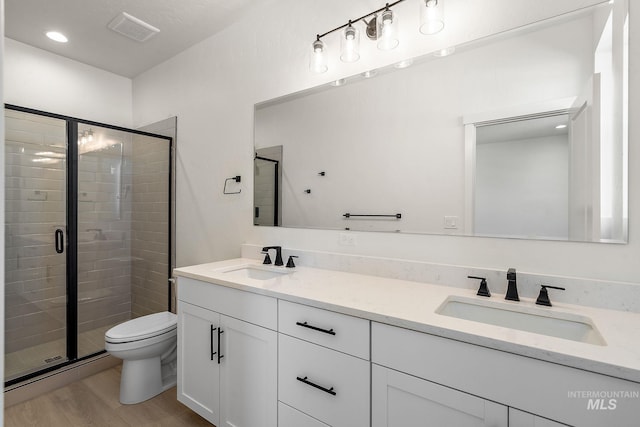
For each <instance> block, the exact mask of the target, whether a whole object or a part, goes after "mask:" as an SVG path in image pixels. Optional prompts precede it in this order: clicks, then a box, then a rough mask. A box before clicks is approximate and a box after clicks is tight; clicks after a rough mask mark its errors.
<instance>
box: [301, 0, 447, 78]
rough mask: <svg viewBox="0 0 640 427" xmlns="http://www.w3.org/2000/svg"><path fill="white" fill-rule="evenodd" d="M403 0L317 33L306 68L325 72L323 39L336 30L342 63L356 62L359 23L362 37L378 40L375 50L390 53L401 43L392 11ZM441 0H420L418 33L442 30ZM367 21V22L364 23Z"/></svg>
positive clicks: (395, 16)
mask: <svg viewBox="0 0 640 427" xmlns="http://www.w3.org/2000/svg"><path fill="white" fill-rule="evenodd" d="M403 1H405V0H396V1H394V2H393V3H387V4H385V5H384V7H381V8H380V9H377V10H374V11H373V12H369V13H367V14H366V15H363V16H361V17H359V18H356V19H350V20H349V21H347V23H346V24H343V25H340V26H339V27H336V28H334V29H332V30H329V31H327V32H325V33H323V34H317V35H316V40H315V41H314V42H313V43H312V44H311V52H310V59H309V69H310V70H311V71H312V72H314V73H324V72H326V71H327V69H328V67H327V49H326V45H325V44H324V42H323V41H322V38H324V37H326V36H328V35H329V34H331V33H334V32H336V31H339V30H343V31H342V32H341V38H340V59H341V60H342V61H343V62H355V61H357V60H358V59H360V52H359V49H360V32H359V31H358V29H357V28H356V27H355V25H356V24H357V23H359V22H360V21H362V22H363V23H364V25H365V34H366V35H367V37H368V38H369V39H370V40H374V41H377V46H378V49H380V50H391V49H394V48H396V47H397V46H398V45H399V44H400V40H399V39H398V17H397V14H396V13H395V12H394V11H393V10H392V9H391V8H392V7H394V6H396V5H397V4H399V3H402V2H403ZM443 1H444V0H420V5H421V8H422V9H424V17H423V18H422V19H421V21H420V31H421V32H422V33H424V34H435V33H437V32H439V31H441V30H442V28H444V21H443V14H442V2H443ZM366 19H369V21H368V22H367V21H366Z"/></svg>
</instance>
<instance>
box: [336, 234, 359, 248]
mask: <svg viewBox="0 0 640 427" xmlns="http://www.w3.org/2000/svg"><path fill="white" fill-rule="evenodd" d="M338 243H339V244H340V245H342V246H355V245H356V236H355V235H353V234H350V233H340V238H339V239H338Z"/></svg>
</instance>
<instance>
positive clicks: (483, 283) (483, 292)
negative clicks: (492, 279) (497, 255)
mask: <svg viewBox="0 0 640 427" xmlns="http://www.w3.org/2000/svg"><path fill="white" fill-rule="evenodd" d="M467 278H469V279H478V280H480V288H478V293H477V294H476V295H479V296H481V297H490V296H491V292H489V287H488V286H487V278H486V277H476V276H467Z"/></svg>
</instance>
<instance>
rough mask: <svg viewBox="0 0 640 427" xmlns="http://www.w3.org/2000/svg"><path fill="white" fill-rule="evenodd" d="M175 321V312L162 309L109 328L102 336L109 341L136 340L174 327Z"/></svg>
mask: <svg viewBox="0 0 640 427" xmlns="http://www.w3.org/2000/svg"><path fill="white" fill-rule="evenodd" d="M177 322H178V317H177V316H176V315H175V314H173V313H170V312H168V311H163V312H162V313H154V314H149V315H147V316H142V317H138V318H136V319H132V320H129V321H126V322H124V323H121V324H119V325H117V326H114V327H113V328H111V329H109V330H108V331H107V332H106V333H105V334H104V336H105V338H106V339H107V341H110V342H125V341H137V340H142V339H145V338H151V337H154V336H156V335H160V334H163V333H166V332H167V331H170V330H171V329H175V328H176V324H177Z"/></svg>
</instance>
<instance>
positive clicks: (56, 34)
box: [46, 31, 69, 43]
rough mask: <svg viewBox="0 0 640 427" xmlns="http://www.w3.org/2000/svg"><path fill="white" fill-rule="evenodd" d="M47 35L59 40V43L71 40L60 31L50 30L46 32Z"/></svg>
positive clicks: (56, 40)
mask: <svg viewBox="0 0 640 427" xmlns="http://www.w3.org/2000/svg"><path fill="white" fill-rule="evenodd" d="M46 36H47V37H49V38H50V39H51V40H53V41H54V42H58V43H66V42H68V41H69V39H68V38H67V37H66V36H65V35H64V34H62V33H59V32H57V31H48V32H47V33H46Z"/></svg>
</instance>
